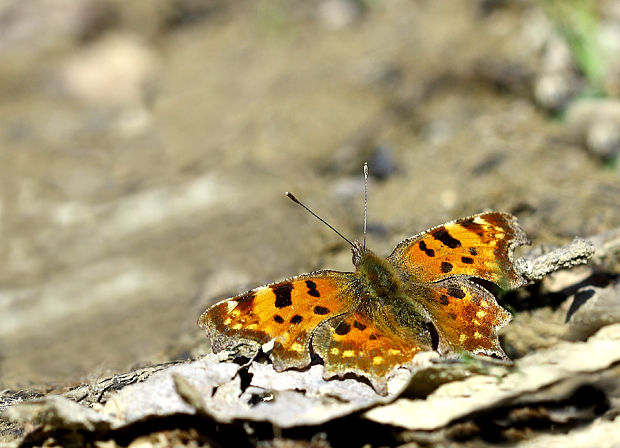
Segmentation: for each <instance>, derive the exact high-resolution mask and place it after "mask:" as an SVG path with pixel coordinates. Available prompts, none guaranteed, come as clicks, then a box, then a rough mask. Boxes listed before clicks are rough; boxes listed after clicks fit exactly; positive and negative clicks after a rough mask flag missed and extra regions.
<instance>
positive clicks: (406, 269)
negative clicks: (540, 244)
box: [388, 212, 529, 289]
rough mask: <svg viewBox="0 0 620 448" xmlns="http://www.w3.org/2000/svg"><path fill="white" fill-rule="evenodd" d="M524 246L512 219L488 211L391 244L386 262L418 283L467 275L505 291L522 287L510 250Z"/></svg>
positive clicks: (525, 238)
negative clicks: (486, 281)
mask: <svg viewBox="0 0 620 448" xmlns="http://www.w3.org/2000/svg"><path fill="white" fill-rule="evenodd" d="M528 243H529V241H528V239H527V237H526V236H525V233H524V232H523V230H522V229H521V227H519V225H518V223H517V220H516V218H515V217H514V216H512V215H510V214H508V213H500V212H489V213H481V214H478V215H474V216H470V217H468V218H462V219H459V220H456V221H452V222H449V223H446V224H443V225H441V226H438V227H435V228H433V229H430V230H428V231H426V232H423V233H421V234H418V235H416V236H414V237H412V238H409V239H406V240H404V241H402V242H401V243H400V244H398V245H397V246H396V248H395V249H394V251H393V252H392V254H391V255H390V256H389V257H388V260H389V261H390V262H391V263H392V264H393V265H394V266H396V267H397V268H399V269H400V270H401V271H402V272H403V274H404V275H405V276H406V277H408V278H409V279H411V280H413V281H417V282H426V283H432V282H436V281H440V280H443V279H445V278H449V277H454V276H467V277H478V278H481V279H484V280H488V281H490V282H493V283H495V284H497V285H499V286H501V287H502V288H504V289H510V288H516V287H518V286H521V285H523V284H525V279H524V278H523V277H522V276H521V275H520V274H519V273H518V272H517V271H516V270H515V268H514V264H513V256H512V251H513V249H514V248H515V247H516V246H519V245H522V244H528Z"/></svg>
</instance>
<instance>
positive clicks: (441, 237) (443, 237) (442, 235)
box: [432, 226, 461, 249]
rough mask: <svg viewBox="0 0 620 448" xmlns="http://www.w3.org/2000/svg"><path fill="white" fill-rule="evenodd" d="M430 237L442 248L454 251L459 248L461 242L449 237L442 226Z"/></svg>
mask: <svg viewBox="0 0 620 448" xmlns="http://www.w3.org/2000/svg"><path fill="white" fill-rule="evenodd" d="M432 235H433V238H435V239H436V240H437V241H440V242H441V243H442V244H443V245H444V246H447V247H449V248H450V249H456V248H457V247H460V246H461V242H460V241H459V240H457V239H456V238H454V237H453V236H452V235H450V233H449V232H448V231H447V230H446V228H445V227H443V226H442V227H440V228H439V229H437V230H435V231H434V232H433V233H432Z"/></svg>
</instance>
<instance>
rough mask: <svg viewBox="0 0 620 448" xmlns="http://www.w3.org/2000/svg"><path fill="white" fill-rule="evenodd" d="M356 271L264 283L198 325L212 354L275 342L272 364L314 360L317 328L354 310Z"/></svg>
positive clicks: (282, 365) (284, 366)
mask: <svg viewBox="0 0 620 448" xmlns="http://www.w3.org/2000/svg"><path fill="white" fill-rule="evenodd" d="M355 278H356V277H355V274H353V273H349V272H337V271H317V272H313V273H310V274H304V275H300V276H297V277H293V278H291V279H288V280H284V281H281V282H279V283H273V284H271V285H267V286H262V287H260V288H256V289H253V290H251V291H248V292H246V293H245V294H241V295H239V296H236V297H232V298H230V299H227V300H224V301H221V302H219V303H216V304H215V305H213V306H212V307H211V308H209V309H208V310H207V311H205V312H204V313H203V314H202V315H201V316H200V318H199V320H198V325H199V326H200V327H201V328H203V329H205V330H206V331H207V335H208V336H209V337H210V338H211V339H212V347H213V351H214V352H216V353H217V352H219V351H221V350H223V349H225V348H230V347H234V346H237V345H240V344H243V343H247V344H250V345H253V346H255V347H257V348H258V347H260V346H261V345H263V344H266V343H267V342H269V341H271V340H274V345H273V350H272V352H271V359H272V361H273V365H274V368H275V369H276V370H277V371H282V370H285V369H287V368H290V367H297V368H300V367H305V366H307V365H308V364H309V363H310V351H309V344H310V339H311V337H312V333H313V331H314V330H315V329H316V327H317V326H318V325H319V324H320V323H321V322H323V321H325V320H326V319H329V318H333V317H335V316H339V315H342V314H345V313H348V312H350V311H351V310H352V309H353V308H354V307H355V306H356V303H357V300H358V299H357V295H355V294H354V288H355Z"/></svg>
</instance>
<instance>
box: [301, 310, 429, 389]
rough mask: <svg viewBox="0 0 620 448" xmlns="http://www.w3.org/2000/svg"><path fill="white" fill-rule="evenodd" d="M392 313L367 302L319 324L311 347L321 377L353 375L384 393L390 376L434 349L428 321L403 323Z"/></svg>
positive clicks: (418, 319)
mask: <svg viewBox="0 0 620 448" xmlns="http://www.w3.org/2000/svg"><path fill="white" fill-rule="evenodd" d="M392 311H393V310H388V309H385V307H384V306H383V305H381V304H380V303H379V302H378V301H366V302H362V303H361V304H360V305H359V306H358V307H357V308H356V309H355V310H354V311H352V312H351V313H349V314H346V315H343V316H338V317H335V318H332V319H330V320H329V321H326V322H324V323H323V324H321V326H319V328H317V330H316V332H315V333H314V336H313V338H312V346H313V348H314V351H315V352H316V353H318V354H319V356H320V357H321V358H322V359H323V361H324V364H325V366H324V370H323V376H324V377H325V378H331V377H334V376H343V375H345V374H347V373H354V374H357V375H360V376H363V377H366V378H367V379H368V380H369V381H370V382H371V383H372V385H373V387H374V388H375V390H376V391H377V392H378V393H381V394H385V393H387V389H386V385H387V380H388V379H389V374H390V373H391V372H392V371H393V370H394V369H396V368H397V367H399V366H407V365H411V363H412V360H413V358H414V356H415V355H416V354H417V353H419V352H420V351H425V350H430V349H432V348H434V346H435V344H436V340H437V339H436V332H435V333H434V332H433V328H432V324H430V322H429V321H428V319H424V317H422V316H415V318H414V319H412V321H411V322H408V323H405V322H402V321H399V319H398V318H397V315H396V314H394V313H393V312H392ZM409 316H410V317H411V316H412V315H409ZM400 317H401V318H402V317H403V315H401V316H400Z"/></svg>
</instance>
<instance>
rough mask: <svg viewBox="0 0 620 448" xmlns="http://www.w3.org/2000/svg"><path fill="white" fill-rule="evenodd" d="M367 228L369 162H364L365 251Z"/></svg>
mask: <svg viewBox="0 0 620 448" xmlns="http://www.w3.org/2000/svg"><path fill="white" fill-rule="evenodd" d="M367 228H368V162H364V251H365V250H366V230H367Z"/></svg>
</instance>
